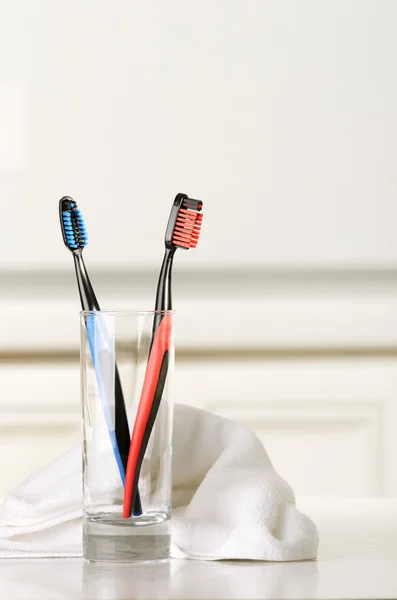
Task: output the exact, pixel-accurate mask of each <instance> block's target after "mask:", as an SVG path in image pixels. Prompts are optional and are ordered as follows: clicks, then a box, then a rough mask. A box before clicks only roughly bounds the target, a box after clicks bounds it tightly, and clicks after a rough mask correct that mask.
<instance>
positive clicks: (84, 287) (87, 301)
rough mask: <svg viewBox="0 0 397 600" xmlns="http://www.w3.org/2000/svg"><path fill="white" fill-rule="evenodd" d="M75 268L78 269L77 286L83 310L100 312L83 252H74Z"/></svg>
mask: <svg viewBox="0 0 397 600" xmlns="http://www.w3.org/2000/svg"><path fill="white" fill-rule="evenodd" d="M73 259H74V267H75V269H76V277H77V285H78V288H79V294H80V300H81V306H82V309H83V310H100V308H99V304H98V300H97V299H96V296H95V294H94V290H93V288H92V285H91V281H90V279H89V277H88V273H87V270H86V268H85V264H84V260H83V255H82V251H81V250H77V251H76V252H73Z"/></svg>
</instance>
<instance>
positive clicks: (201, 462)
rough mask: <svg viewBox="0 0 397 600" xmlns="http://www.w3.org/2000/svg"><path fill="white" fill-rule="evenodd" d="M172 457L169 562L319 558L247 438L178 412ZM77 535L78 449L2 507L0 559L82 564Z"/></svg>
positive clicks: (179, 408)
mask: <svg viewBox="0 0 397 600" xmlns="http://www.w3.org/2000/svg"><path fill="white" fill-rule="evenodd" d="M173 455H174V460H173V482H172V483H173V494H172V508H173V518H172V548H171V555H172V556H173V557H175V558H191V559H204V560H217V559H254V560H271V561H290V560H304V559H313V558H316V555H317V546H318V535H317V530H316V527H315V525H314V523H313V522H312V521H311V520H310V519H309V518H308V517H306V516H305V515H304V514H302V513H300V512H299V511H298V510H297V508H296V506H295V498H294V494H293V492H292V490H291V488H290V486H289V485H288V484H287V483H286V482H285V481H284V480H283V479H281V478H280V477H279V476H278V475H277V473H276V472H275V470H274V468H273V466H272V464H271V462H270V459H269V457H268V455H267V452H266V450H265V448H264V447H263V445H262V443H261V442H260V440H259V439H258V438H257V436H256V435H255V434H254V433H253V432H252V431H251V430H250V429H248V428H246V427H244V426H242V425H239V424H237V423H234V422H232V421H230V420H228V419H224V418H222V417H219V416H217V415H214V414H211V413H208V412H205V411H202V410H199V409H196V408H191V407H188V406H184V405H181V404H177V405H176V407H175V416H174V453H173ZM292 459H293V457H291V460H292ZM81 529H82V497H81V457H80V449H79V448H74V449H73V450H71V451H69V452H68V453H66V454H64V455H63V456H62V457H61V458H59V459H57V460H56V461H54V462H53V463H51V464H50V465H49V466H47V467H45V468H43V469H41V470H40V471H38V472H37V473H34V474H33V475H31V476H30V477H28V478H27V479H26V480H25V481H24V482H23V483H21V484H20V485H19V486H17V487H16V489H15V490H14V491H13V492H11V493H10V494H9V496H8V497H7V498H6V499H5V501H4V502H3V504H2V505H1V506H0V557H3V558H7V557H8V558H9V557H17V556H21V557H27V556H29V557H49V556H56V557H62V556H65V557H71V556H81V555H82V540H81V538H82V534H81Z"/></svg>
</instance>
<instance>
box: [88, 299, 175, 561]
mask: <svg viewBox="0 0 397 600" xmlns="http://www.w3.org/2000/svg"><path fill="white" fill-rule="evenodd" d="M163 319H166V320H167V323H168V324H169V326H168V328H167V348H168V350H167V352H168V356H167V358H168V369H166V371H165V373H166V375H165V383H164V389H163V392H162V396H161V402H160V404H159V408H158V413H157V417H156V419H155V422H154V426H153V429H152V432H151V435H150V438H149V441H148V445H147V449H146V452H145V455H144V458H143V461H142V465H141V470H140V477H139V484H138V490H139V497H140V501H141V505H142V512H141V514H132V515H131V516H127V518H125V517H123V506H124V485H125V471H126V470H125V463H126V454H127V452H126V451H125V444H124V454H123V452H120V448H122V445H121V444H118V441H120V434H118V433H117V432H118V431H119V430H118V429H117V425H116V420H117V418H119V417H118V416H117V415H120V385H121V390H122V392H121V395H122V397H123V399H124V405H125V411H126V412H125V417H126V419H125V422H126V423H127V438H128V439H127V450H128V448H129V445H128V444H129V438H130V437H131V435H132V432H133V428H134V424H135V418H136V414H137V410H138V406H139V404H140V400H141V393H142V389H143V385H144V382H145V383H146V384H147V379H148V374H150V369H148V370H147V366H148V360H149V355H150V351H151V345H152V336H153V327H154V328H155V330H156V332H158V331H159V330H160V328H159V329H157V327H158V326H159V323H160V322H163ZM80 322H81V353H80V357H81V387H82V404H83V505H84V506H83V509H84V510H83V519H84V520H83V552H84V558H86V559H87V560H90V561H108V562H129V561H134V560H160V559H166V558H168V557H169V549H170V539H171V523H170V518H171V487H172V482H171V458H172V422H173V398H172V378H173V371H174V344H173V332H172V311H164V312H154V311H145V312H144V311H141V312H136V311H134V312H133V311H89V312H82V313H81V321H80ZM165 322H166V321H164V323H165ZM164 323H163V324H164ZM163 329H164V328H163ZM153 347H154V346H153ZM152 359H153V353H152V355H151V360H152ZM162 374H163V377H164V371H163V370H162ZM145 377H146V381H145ZM119 421H120V418H119ZM119 424H120V423H119ZM128 430H129V431H128ZM124 433H125V431H124ZM118 436H119V437H118ZM124 440H125V435H124ZM123 465H124V466H123Z"/></svg>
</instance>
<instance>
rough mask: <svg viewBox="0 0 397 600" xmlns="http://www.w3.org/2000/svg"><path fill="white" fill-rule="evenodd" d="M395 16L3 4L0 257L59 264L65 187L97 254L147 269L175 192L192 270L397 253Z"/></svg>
mask: <svg viewBox="0 0 397 600" xmlns="http://www.w3.org/2000/svg"><path fill="white" fill-rule="evenodd" d="M396 22H397V5H396V3H395V2H393V1H392V0H390V1H387V0H385V1H381V0H356V1H351V0H350V1H349V0H336V1H334V2H332V1H322V2H318V1H316V0H311V1H307V0H300V1H299V2H296V1H295V0H292V1H286V0H283V1H281V2H276V1H266V0H258V1H253V0H248V1H242V0H241V1H237V0H233V1H231V0H204V1H201V2H196V1H193V0H187V1H186V0H172V1H171V2H161V1H147V0H135V1H134V2H130V1H128V0H118V1H117V2H107V1H106V0H85V1H84V2H81V1H80V0H69V1H68V2H67V3H62V2H54V1H53V0H37V1H36V2H31V1H30V0H16V1H15V2H2V3H1V5H0V56H2V59H1V66H0V98H2V99H1V102H0V114H1V119H2V122H3V123H4V127H3V132H5V133H4V134H3V133H2V136H1V141H0V173H2V174H1V175H0V193H1V198H2V203H4V205H3V206H4V207H3V216H5V217H6V220H7V226H6V227H3V229H2V234H1V236H0V266H2V267H4V268H9V267H10V266H12V267H15V268H25V267H26V266H27V265H32V266H39V267H43V266H44V267H50V266H51V267H53V268H57V269H58V268H68V264H67V261H66V257H65V253H64V250H63V248H62V247H61V244H60V243H59V232H58V228H57V216H56V201H57V199H58V198H59V197H60V196H62V195H63V194H66V193H67V194H71V195H75V197H76V199H77V200H78V201H79V202H80V203H81V206H82V208H83V209H84V213H85V215H86V220H87V222H88V228H89V234H90V250H89V257H90V262H91V263H92V264H95V265H97V266H110V265H111V266H117V267H124V266H126V267H129V266H133V267H143V266H149V265H150V266H153V265H157V262H158V260H159V258H158V255H159V251H160V246H161V238H162V234H163V229H164V222H165V220H166V218H167V213H168V206H169V204H170V201H171V200H172V198H173V196H174V195H175V194H176V192H178V191H186V192H187V193H189V194H191V195H192V196H193V197H194V196H197V197H200V198H202V199H203V200H205V201H206V206H205V210H206V224H205V227H204V231H203V243H202V245H201V248H200V252H198V253H197V258H196V259H195V260H196V261H198V263H199V264H201V265H203V266H213V265H214V264H217V265H218V266H224V265H225V264H228V265H232V266H233V265H235V264H243V265H250V266H251V265H275V266H280V265H284V266H285V265H287V266H291V265H292V266H306V265H314V264H315V265H320V266H321V267H322V266H325V265H333V266H335V265H339V266H340V265H342V266H344V265H346V264H349V265H354V266H364V267H366V266H368V265H369V264H371V265H375V266H376V265H383V266H390V265H392V266H395V264H396V261H397V236H395V235H394V223H395V222H396V221H397V203H396V201H395V197H396V191H397V181H396V177H395V164H396V158H397V142H396V140H397V114H396V109H395V107H396V105H397V70H396V69H395V56H396V53H397V41H396V36H395V27H396ZM10 124H11V125H12V126H10ZM39 221H40V225H38V223H39ZM16 230H17V232H18V234H17V235H16V234H15V231H16ZM148 232H149V233H148ZM43 237H44V239H43ZM21 240H22V241H21ZM27 249H29V252H27ZM180 260H181V261H182V263H183V264H185V261H186V260H187V259H186V257H182V258H181V259H180ZM189 260H190V259H189ZM186 264H187V263H186Z"/></svg>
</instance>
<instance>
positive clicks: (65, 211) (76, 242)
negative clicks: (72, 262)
mask: <svg viewBox="0 0 397 600" xmlns="http://www.w3.org/2000/svg"><path fill="white" fill-rule="evenodd" d="M59 218H60V221H61V230H62V237H63V241H64V243H65V246H66V247H67V248H69V250H70V251H71V252H74V251H76V250H82V249H83V248H84V246H86V245H87V242H88V237H87V231H86V228H85V224H84V219H83V215H82V214H81V211H80V210H79V209H78V207H77V203H76V202H75V201H74V200H73V198H71V197H70V196H64V197H63V198H61V199H60V201H59Z"/></svg>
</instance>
